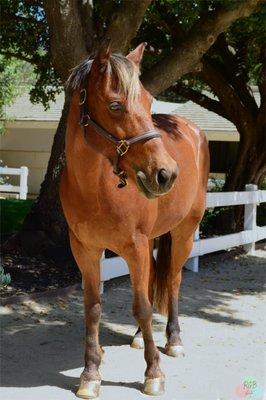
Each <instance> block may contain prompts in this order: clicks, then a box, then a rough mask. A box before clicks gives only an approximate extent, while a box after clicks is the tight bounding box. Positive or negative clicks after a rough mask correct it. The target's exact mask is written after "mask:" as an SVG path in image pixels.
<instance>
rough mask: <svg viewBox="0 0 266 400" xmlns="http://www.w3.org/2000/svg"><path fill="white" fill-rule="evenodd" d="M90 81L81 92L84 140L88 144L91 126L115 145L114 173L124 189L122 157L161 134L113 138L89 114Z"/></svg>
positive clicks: (81, 121) (81, 123) (156, 132)
mask: <svg viewBox="0 0 266 400" xmlns="http://www.w3.org/2000/svg"><path fill="white" fill-rule="evenodd" d="M87 84H88V80H87V79H86V81H85V85H84V87H83V88H82V89H81V91H80V102H79V105H80V122H79V124H80V125H81V126H83V128H84V130H83V132H84V138H85V140H86V142H87V143H88V140H87V129H86V127H87V126H91V127H92V128H94V130H95V131H96V132H97V133H98V134H99V135H100V136H102V137H103V138H105V139H106V140H108V141H109V142H111V143H113V144H114V145H115V146H116V157H115V160H114V166H113V167H114V169H113V172H114V174H115V175H117V176H118V178H119V184H118V187H119V188H123V187H124V186H126V185H127V184H128V182H127V175H126V173H125V171H123V170H122V169H121V168H120V166H119V161H120V159H121V157H123V156H124V155H125V154H126V153H127V152H128V150H129V148H130V146H131V145H133V144H135V143H139V142H146V141H147V140H150V139H154V138H158V137H161V134H160V133H159V132H158V131H155V130H151V131H147V132H145V133H142V134H141V135H138V136H134V137H132V138H129V139H122V140H120V139H118V138H116V137H115V136H113V135H112V134H111V133H110V132H108V131H107V130H105V129H104V128H102V127H101V126H100V125H99V124H98V123H97V122H95V121H93V120H92V119H91V117H90V115H89V113H88V110H89V109H88V98H87V90H86V88H85V87H87V86H88V85H87Z"/></svg>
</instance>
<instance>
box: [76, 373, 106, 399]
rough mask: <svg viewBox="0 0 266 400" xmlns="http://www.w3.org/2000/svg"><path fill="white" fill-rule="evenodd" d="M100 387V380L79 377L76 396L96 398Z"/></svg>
mask: <svg viewBox="0 0 266 400" xmlns="http://www.w3.org/2000/svg"><path fill="white" fill-rule="evenodd" d="M100 387H101V381H87V380H85V379H84V378H83V377H81V378H80V385H79V389H78V391H77V393H76V396H77V397H80V398H81V399H98V397H99V393H100Z"/></svg>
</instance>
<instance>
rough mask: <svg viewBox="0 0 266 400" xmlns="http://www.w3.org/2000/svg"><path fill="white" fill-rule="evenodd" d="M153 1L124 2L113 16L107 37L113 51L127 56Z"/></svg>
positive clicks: (131, 0)
mask: <svg viewBox="0 0 266 400" xmlns="http://www.w3.org/2000/svg"><path fill="white" fill-rule="evenodd" d="M151 1H152V0H127V1H122V2H121V3H120V5H119V7H118V8H117V10H116V11H115V12H114V13H113V15H112V16H111V21H110V23H109V26H108V28H107V31H106V34H105V37H108V38H110V39H111V45H112V51H113V52H121V53H123V54H125V53H126V52H127V51H128V47H129V44H130V42H131V40H132V39H133V38H134V37H135V36H136V33H137V31H138V29H139V27H140V25H141V23H142V20H143V17H144V14H145V11H146V10H147V8H148V6H149V5H150V3H151Z"/></svg>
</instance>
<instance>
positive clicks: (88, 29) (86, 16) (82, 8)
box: [78, 0, 97, 53]
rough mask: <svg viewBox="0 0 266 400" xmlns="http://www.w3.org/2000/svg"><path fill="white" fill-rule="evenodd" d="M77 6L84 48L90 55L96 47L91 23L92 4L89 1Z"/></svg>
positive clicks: (95, 37) (84, 0)
mask: <svg viewBox="0 0 266 400" xmlns="http://www.w3.org/2000/svg"><path fill="white" fill-rule="evenodd" d="M78 6H79V13H80V20H81V24H82V29H83V34H84V40H85V44H86V48H87V51H88V53H91V52H92V51H93V49H94V47H95V46H96V45H97V35H96V32H95V27H94V22H93V4H92V1H91V0H83V1H82V2H80V3H78Z"/></svg>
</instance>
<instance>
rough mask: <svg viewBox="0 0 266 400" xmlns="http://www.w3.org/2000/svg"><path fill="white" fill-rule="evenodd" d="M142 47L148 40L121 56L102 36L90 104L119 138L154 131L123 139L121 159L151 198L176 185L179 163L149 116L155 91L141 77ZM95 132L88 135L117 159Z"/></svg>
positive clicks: (93, 68) (104, 125)
mask: <svg viewBox="0 0 266 400" xmlns="http://www.w3.org/2000/svg"><path fill="white" fill-rule="evenodd" d="M144 49H145V43H143V44H140V45H139V46H138V47H137V48H136V49H135V50H133V51H132V52H131V53H129V54H128V55H127V56H126V57H123V56H121V55H115V54H111V51H110V44H109V43H107V42H104V43H103V44H102V45H101V47H100V49H99V51H98V53H97V54H96V56H95V58H94V60H93V61H92V65H91V68H90V74H89V79H88V83H87V86H88V87H87V92H88V93H89V96H88V99H87V105H88V111H89V115H90V117H91V119H92V120H93V121H94V122H96V123H97V124H99V125H100V126H101V127H102V128H104V130H105V131H106V132H109V133H110V134H111V135H112V136H113V137H114V138H116V139H118V140H125V139H127V140H128V139H129V141H130V140H131V139H132V138H137V137H139V136H141V135H142V134H144V133H146V132H150V131H153V132H154V133H155V135H154V136H152V133H151V136H150V137H148V138H147V139H145V140H141V141H137V142H136V143H134V144H132V145H130V146H129V148H128V149H124V148H123V145H122V152H123V150H128V151H126V154H123V157H121V159H120V160H119V168H120V169H121V167H122V168H123V170H124V171H125V172H126V174H127V175H128V176H129V177H130V178H131V179H133V180H134V181H135V183H136V184H137V186H138V188H139V189H140V191H141V192H142V193H143V194H144V195H145V196H146V197H148V198H155V197H157V196H160V195H162V194H164V193H167V192H168V191H169V190H170V189H171V188H172V186H173V184H174V181H175V178H176V176H177V164H176V162H175V161H174V160H173V159H172V158H171V157H170V155H169V154H168V152H167V151H166V149H165V147H164V144H163V141H162V139H161V137H159V135H158V132H156V130H155V127H154V124H153V121H152V117H151V104H152V96H151V94H150V93H149V92H148V91H147V90H145V88H144V87H143V85H142V84H141V82H140V80H139V65H140V62H141V59H142V56H143V52H144ZM156 134H157V135H156ZM96 136H97V135H95V136H94V135H93V137H91V135H90V138H89V139H88V140H89V143H90V144H92V145H93V144H94V146H96V147H97V150H98V151H102V153H104V154H105V155H106V156H107V157H108V158H109V160H110V161H111V163H112V164H113V165H114V162H115V161H114V160H115V147H114V145H113V144H112V143H108V140H107V141H106V140H105V138H102V137H99V135H98V137H96ZM93 141H94V143H92V142H93ZM96 143H97V145H96Z"/></svg>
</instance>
